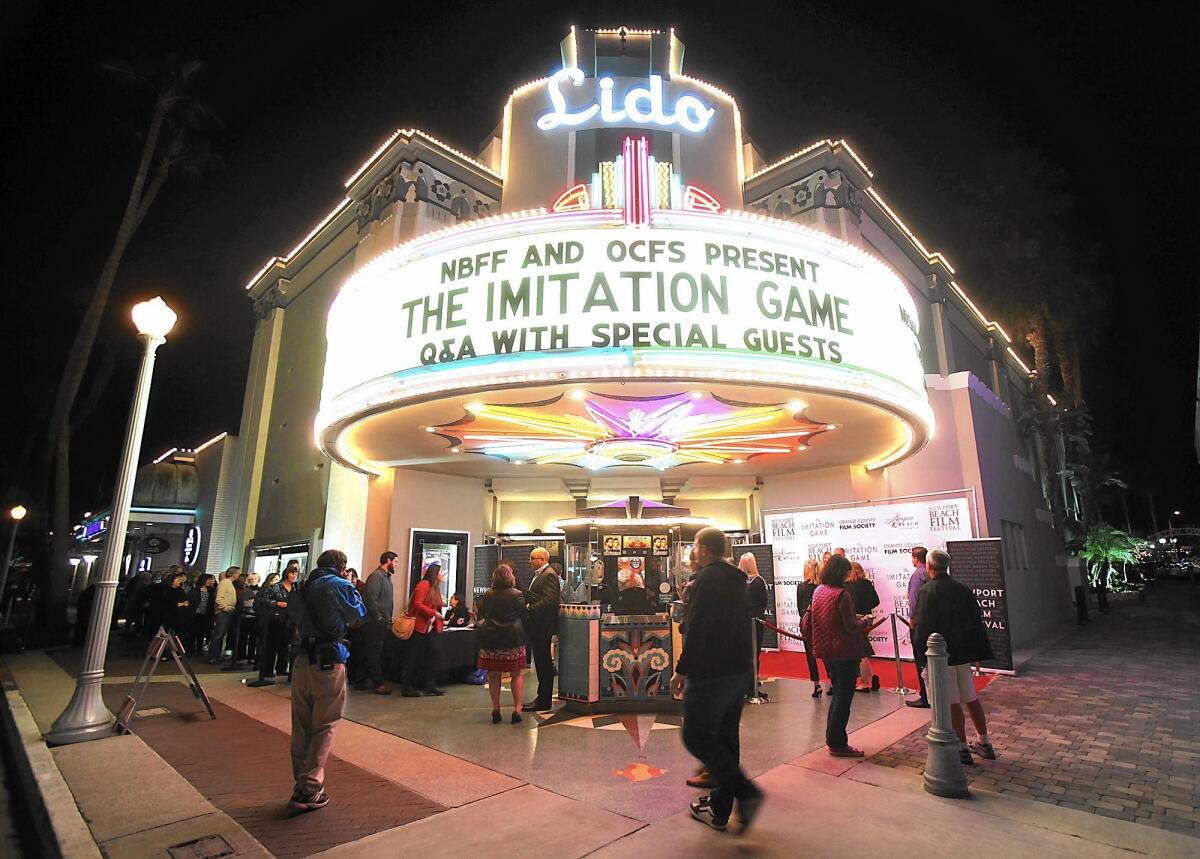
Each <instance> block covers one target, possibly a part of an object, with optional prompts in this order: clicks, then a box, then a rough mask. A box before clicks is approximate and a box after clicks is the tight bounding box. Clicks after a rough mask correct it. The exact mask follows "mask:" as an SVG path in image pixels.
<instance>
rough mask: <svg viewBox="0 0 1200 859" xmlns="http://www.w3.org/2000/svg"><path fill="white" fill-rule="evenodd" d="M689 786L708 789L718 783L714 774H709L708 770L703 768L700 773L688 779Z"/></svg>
mask: <svg viewBox="0 0 1200 859" xmlns="http://www.w3.org/2000/svg"><path fill="white" fill-rule="evenodd" d="M687 786H688V787H698V788H704V789H707V788H713V787H716V786H717V783H716V782H715V781H713V778H712V776H711V775H709V774H708V770H706V769H701V770H700V771H699V772H698V773H696V774H695V775H694V776H692V777H691V778H689V779H688V780H687Z"/></svg>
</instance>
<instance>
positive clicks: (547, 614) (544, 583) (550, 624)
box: [525, 546, 562, 710]
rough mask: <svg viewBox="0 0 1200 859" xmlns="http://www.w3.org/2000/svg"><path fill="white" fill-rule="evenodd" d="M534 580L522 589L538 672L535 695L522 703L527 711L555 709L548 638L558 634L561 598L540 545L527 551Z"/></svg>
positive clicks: (530, 639)
mask: <svg viewBox="0 0 1200 859" xmlns="http://www.w3.org/2000/svg"><path fill="white" fill-rule="evenodd" d="M529 566H530V567H532V568H533V581H531V582H530V583H529V589H528V590H527V591H526V592H525V602H526V603H527V604H528V606H529V620H528V622H527V624H526V627H525V631H526V633H527V634H528V636H529V649H530V651H531V652H532V653H533V667H534V671H535V672H536V673H537V681H538V688H537V697H536V698H534V699H533V700H532V701H527V702H526V703H525V709H526V710H551V709H553V708H554V659H553V657H551V655H550V640H551V639H552V638H554V636H555V635H557V634H558V604H559V602H560V601H561V600H562V582H561V581H560V580H559V578H558V573H556V572H554V569H553V568H552V567H551V566H550V553H549V552H547V551H546V550H545V549H543V548H541V547H540V546H539V547H537V548H535V549H534V550H533V551H531V552H530V553H529Z"/></svg>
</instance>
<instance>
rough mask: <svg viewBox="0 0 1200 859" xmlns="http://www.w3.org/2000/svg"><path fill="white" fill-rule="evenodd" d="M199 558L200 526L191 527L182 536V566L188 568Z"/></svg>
mask: <svg viewBox="0 0 1200 859" xmlns="http://www.w3.org/2000/svg"><path fill="white" fill-rule="evenodd" d="M199 557H200V526H199V525H192V526H190V527H189V528H188V529H187V531H186V532H185V533H184V535H183V565H184V566H185V567H190V566H192V565H193V564H194V563H196V561H197V560H198V559H199Z"/></svg>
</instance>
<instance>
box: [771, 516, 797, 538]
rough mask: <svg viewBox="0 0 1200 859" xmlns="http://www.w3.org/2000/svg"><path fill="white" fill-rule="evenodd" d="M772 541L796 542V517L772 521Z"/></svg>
mask: <svg viewBox="0 0 1200 859" xmlns="http://www.w3.org/2000/svg"><path fill="white" fill-rule="evenodd" d="M771 539H772V540H773V541H774V540H795V539H796V517H794V516H788V517H787V518H786V519H782V518H781V519H772V520H771Z"/></svg>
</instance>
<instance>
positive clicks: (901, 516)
mask: <svg viewBox="0 0 1200 859" xmlns="http://www.w3.org/2000/svg"><path fill="white" fill-rule="evenodd" d="M884 522H885V523H886V524H887V525H890V526H891V527H892V528H895V529H896V530H898V531H913V530H916V529H917V527H918V525H917V517H916V516H910V515H909V514H908V513H896V514H895V515H894V516H892V517H891V518H890V519H885V520H884Z"/></svg>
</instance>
